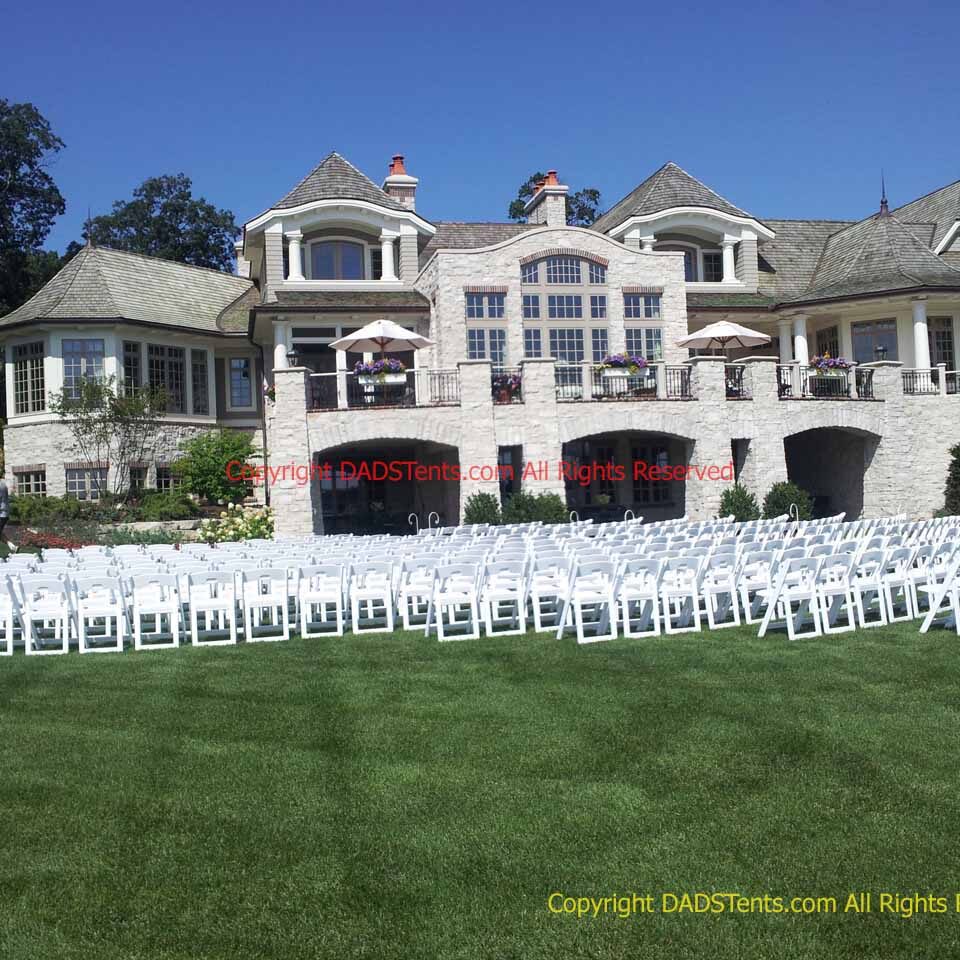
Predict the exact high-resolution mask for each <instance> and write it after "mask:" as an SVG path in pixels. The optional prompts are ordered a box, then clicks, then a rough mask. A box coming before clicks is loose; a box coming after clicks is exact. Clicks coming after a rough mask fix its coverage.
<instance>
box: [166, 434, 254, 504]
mask: <svg viewBox="0 0 960 960" xmlns="http://www.w3.org/2000/svg"><path fill="white" fill-rule="evenodd" d="M181 450H182V451H183V456H182V457H181V458H180V459H179V460H177V462H176V463H175V464H174V470H175V471H176V473H177V475H178V476H179V477H180V481H181V483H182V484H183V485H184V486H185V487H186V489H187V490H189V491H190V493H195V494H197V496H199V497H203V498H204V499H205V500H207V501H208V502H210V503H220V502H227V503H230V502H236V501H238V500H242V499H243V498H244V497H245V496H246V493H247V484H246V482H244V481H242V480H239V479H234V480H231V479H230V476H234V477H239V474H240V470H241V468H242V467H243V465H245V464H248V463H250V461H251V460H252V459H253V458H254V450H253V437H252V436H251V435H250V434H249V433H245V432H244V431H242V430H210V431H208V432H206V433H200V434H197V436H195V437H191V438H190V439H189V440H187V441H186V442H184V443H183V444H181ZM231 464H232V465H233V468H232V469H231V470H230V471H229V473H228V467H229V466H230V465H231Z"/></svg>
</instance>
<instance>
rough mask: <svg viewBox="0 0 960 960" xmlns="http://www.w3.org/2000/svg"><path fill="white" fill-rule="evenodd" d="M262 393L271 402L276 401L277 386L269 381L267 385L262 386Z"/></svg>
mask: <svg viewBox="0 0 960 960" xmlns="http://www.w3.org/2000/svg"><path fill="white" fill-rule="evenodd" d="M263 395H264V396H265V397H266V398H267V399H268V400H269V401H270V402H271V403H276V402H277V387H276V385H275V384H273V383H271V384H270V385H269V386H267V387H264V388H263Z"/></svg>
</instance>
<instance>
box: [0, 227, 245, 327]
mask: <svg viewBox="0 0 960 960" xmlns="http://www.w3.org/2000/svg"><path fill="white" fill-rule="evenodd" d="M251 290H255V288H254V286H253V283H252V281H250V280H247V279H245V278H243V277H237V276H234V275H233V274H230V273H221V272H220V271H219V270H209V269H207V268H205V267H191V266H188V265H187V264H183V263H174V262H173V261H170V260H160V259H158V258H157V257H147V256H143V255H142V254H139V253H125V252H123V251H121V250H112V249H110V248H109V247H91V246H87V247H84V248H83V249H82V250H81V251H80V252H79V253H78V254H77V255H76V256H75V257H74V258H73V259H72V260H71V261H70V262H69V263H68V264H67V265H66V266H65V267H63V269H62V270H60V272H59V273H57V274H56V275H55V276H54V277H53V278H52V279H51V280H50V281H49V282H48V283H47V284H45V285H44V287H43V288H42V289H41V290H40V291H39V292H37V293H36V294H34V295H33V296H32V297H31V298H30V299H29V300H28V301H27V302H26V303H24V304H22V305H21V306H19V307H17V309H16V310H14V311H13V312H12V313H8V314H7V315H6V316H5V317H2V318H0V328H4V327H10V326H14V325H17V324H22V323H29V322H31V321H42V320H53V321H57V320H113V321H116V320H130V321H133V322H135V323H147V324H155V325H157V326H164V327H182V328H184V329H186V330H195V331H201V332H206V333H225V332H238V330H239V327H240V322H238V321H237V319H236V318H234V317H232V316H231V315H230V311H229V308H231V307H233V306H234V304H235V302H236V301H238V300H241V299H246V298H251V297H253V294H251ZM234 312H235V311H234ZM221 314H224V315H225V316H229V317H230V320H229V322H226V323H221V322H219V321H220V317H221Z"/></svg>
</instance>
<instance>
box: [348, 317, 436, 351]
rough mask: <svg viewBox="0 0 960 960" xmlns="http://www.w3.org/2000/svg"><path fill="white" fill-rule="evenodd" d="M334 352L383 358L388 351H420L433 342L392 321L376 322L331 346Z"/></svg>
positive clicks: (430, 345)
mask: <svg viewBox="0 0 960 960" xmlns="http://www.w3.org/2000/svg"><path fill="white" fill-rule="evenodd" d="M330 346H331V347H333V349H334V350H352V351H354V352H355V353H376V352H377V351H378V350H379V351H380V356H381V358H382V357H383V356H384V354H385V353H387V352H388V351H391V352H393V351H397V352H399V351H401V350H419V349H420V348H421V347H432V346H433V341H432V340H428V339H427V338H426V337H421V336H420V334H419V333H414V332H413V331H412V330H405V329H404V328H403V327H401V326H400V324H399V323H394V322H393V321H392V320H374V321H373V323H368V324H367V325H366V326H365V327H361V328H360V329H359V330H354V332H353V333H348V334H347V335H346V336H345V337H341V338H340V339H339V340H334V341H333V343H331V344H330Z"/></svg>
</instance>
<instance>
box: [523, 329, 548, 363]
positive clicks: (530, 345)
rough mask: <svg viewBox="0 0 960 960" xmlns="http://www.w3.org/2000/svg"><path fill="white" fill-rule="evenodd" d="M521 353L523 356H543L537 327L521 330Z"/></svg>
mask: <svg viewBox="0 0 960 960" xmlns="http://www.w3.org/2000/svg"><path fill="white" fill-rule="evenodd" d="M523 355H524V356H525V357H542V356H543V340H542V338H541V336H540V331H539V330H538V329H536V328H531V329H529V330H524V331H523Z"/></svg>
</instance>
